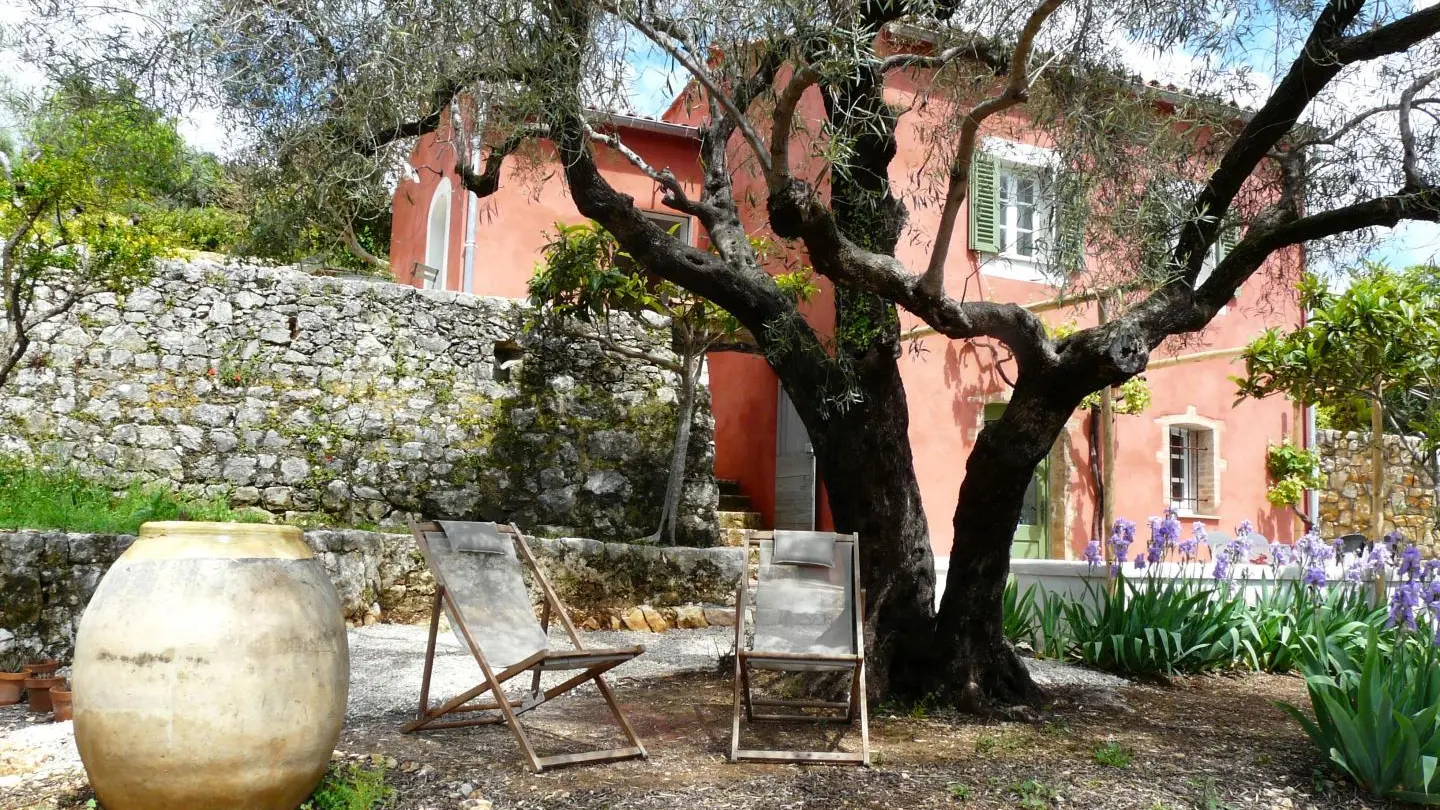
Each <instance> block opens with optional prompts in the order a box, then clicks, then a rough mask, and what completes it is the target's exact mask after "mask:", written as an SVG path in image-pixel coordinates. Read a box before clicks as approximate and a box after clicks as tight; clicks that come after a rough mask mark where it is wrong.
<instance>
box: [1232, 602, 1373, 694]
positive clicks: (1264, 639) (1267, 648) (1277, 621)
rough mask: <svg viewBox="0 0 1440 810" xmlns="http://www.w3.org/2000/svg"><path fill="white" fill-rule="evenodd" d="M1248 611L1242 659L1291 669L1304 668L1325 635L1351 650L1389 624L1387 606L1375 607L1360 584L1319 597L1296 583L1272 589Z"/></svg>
mask: <svg viewBox="0 0 1440 810" xmlns="http://www.w3.org/2000/svg"><path fill="white" fill-rule="evenodd" d="M1244 615H1245V622H1244V626H1243V628H1242V629H1241V631H1240V637H1241V640H1240V648H1241V649H1240V657H1241V661H1242V662H1243V663H1244V664H1245V666H1246V667H1248V668H1250V669H1253V670H1257V671H1262V672H1290V671H1292V670H1294V669H1296V668H1297V667H1298V666H1299V661H1300V658H1301V656H1302V655H1303V654H1304V652H1305V650H1306V648H1307V646H1308V645H1310V644H1313V643H1314V642H1315V641H1316V640H1317V639H1320V638H1323V639H1326V643H1328V644H1330V645H1339V646H1341V647H1344V648H1347V649H1361V648H1363V645H1364V643H1365V640H1366V638H1367V637H1368V633H1369V630H1370V629H1371V628H1379V627H1382V626H1383V625H1384V624H1385V618H1386V610H1385V609H1384V608H1377V607H1371V606H1370V603H1369V599H1368V596H1367V594H1366V593H1365V591H1364V590H1363V589H1360V588H1352V587H1347V586H1339V587H1333V588H1331V589H1329V590H1327V591H1325V592H1324V595H1323V596H1317V595H1316V594H1313V593H1311V592H1310V591H1309V590H1308V589H1306V588H1305V586H1303V585H1301V584H1300V583H1299V582H1290V583H1286V584H1285V585H1282V586H1277V587H1275V588H1273V589H1271V590H1268V591H1266V592H1265V593H1264V594H1263V595H1262V596H1261V598H1260V600H1259V601H1257V602H1256V603H1255V604H1254V605H1251V606H1248V607H1247V608H1246V609H1245V611H1244ZM1317 622H1318V624H1317ZM1317 627H1318V628H1319V630H1318V631H1317V629H1316V628H1317Z"/></svg>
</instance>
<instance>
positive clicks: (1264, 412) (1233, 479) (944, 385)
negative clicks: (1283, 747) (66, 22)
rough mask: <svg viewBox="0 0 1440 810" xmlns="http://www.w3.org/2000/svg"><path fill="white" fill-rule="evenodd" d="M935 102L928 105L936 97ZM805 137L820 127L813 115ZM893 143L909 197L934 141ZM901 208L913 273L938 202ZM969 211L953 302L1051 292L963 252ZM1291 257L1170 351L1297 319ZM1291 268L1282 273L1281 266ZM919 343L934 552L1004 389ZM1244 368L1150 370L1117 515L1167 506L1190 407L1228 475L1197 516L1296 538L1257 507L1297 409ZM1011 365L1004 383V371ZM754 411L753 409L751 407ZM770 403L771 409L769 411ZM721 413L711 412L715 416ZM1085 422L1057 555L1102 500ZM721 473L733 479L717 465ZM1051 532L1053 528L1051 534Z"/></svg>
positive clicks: (802, 169) (1055, 315)
mask: <svg viewBox="0 0 1440 810" xmlns="http://www.w3.org/2000/svg"><path fill="white" fill-rule="evenodd" d="M783 78H784V77H781V80H782V81H783ZM914 91H915V88H914V87H913V86H910V85H909V84H907V82H906V80H905V79H904V78H903V77H897V79H896V80H895V81H893V82H892V87H891V89H890V91H889V93H888V96H889V98H890V100H891V101H892V102H893V103H896V104H899V105H902V106H912V102H913V101H914V100H915V95H914ZM931 103H932V104H934V100H932V101H931ZM799 114H800V116H801V117H802V118H809V119H810V121H811V122H814V121H818V120H819V118H820V116H821V107H820V104H819V99H818V97H817V96H816V94H815V93H814V92H813V91H812V92H811V93H810V94H809V95H808V96H807V97H806V99H805V101H804V102H803V103H802V105H801V110H800V113H799ZM672 115H673V116H674V118H675V120H684V119H686V118H687V117H688V115H690V114H689V113H687V112H686V111H685V109H684V105H683V104H678V103H677V105H676V107H675V108H673V109H672ZM811 131H818V127H814V126H813V123H812V126H811ZM983 134H988V135H996V136H999V137H1005V138H1007V139H1011V140H1019V141H1028V142H1031V143H1034V142H1035V138H1034V137H1030V136H1027V133H1026V131H1025V128H1024V122H1023V121H1021V120H1018V119H1000V120H997V121H994V122H993V124H992V125H990V126H987V128H986V132H985V133H983ZM897 140H898V143H899V150H898V154H897V157H896V160H895V162H894V163H893V164H892V167H891V177H892V179H894V180H895V181H896V185H897V193H898V194H900V195H901V196H902V198H905V197H906V196H907V195H910V194H913V193H915V192H916V188H915V178H917V177H918V176H921V168H922V164H923V162H924V159H925V156H926V154H927V151H928V150H929V149H930V148H931V147H930V145H928V144H926V143H925V142H924V141H923V139H922V138H921V136H920V132H919V130H918V128H917V126H916V123H915V120H914V119H913V118H908V117H907V118H906V119H902V124H901V127H900V130H899V132H898V133H897ZM735 150H736V156H737V165H738V159H740V158H743V154H744V147H743V146H742V145H740V144H738V143H737V144H736V146H735ZM792 155H793V160H794V163H795V166H794V168H795V171H796V174H798V175H801V176H808V177H810V178H811V179H812V180H813V181H815V182H816V183H817V185H818V186H819V187H820V188H822V189H823V188H824V173H823V169H824V167H823V165H821V164H819V163H816V162H814V161H811V160H809V159H807V158H806V156H805V155H804V154H803V153H802V150H800V149H798V148H796V149H794V150H792ZM736 185H737V188H736V193H737V196H738V197H740V198H741V199H745V198H746V197H747V196H749V197H753V198H755V199H763V198H764V188H763V183H762V182H761V181H760V179H759V178H757V177H754V176H753V175H744V174H742V175H741V176H739V177H738V178H737V184H736ZM746 213H747V215H748V217H747V225H748V226H750V227H751V228H752V230H754V231H756V232H759V231H763V230H764V228H765V222H764V220H763V209H760V210H751V211H748V212H746ZM910 214H911V219H910V223H909V229H908V231H907V233H906V234H904V235H903V236H902V238H901V240H900V245H899V248H898V250H897V255H898V257H899V258H900V259H901V261H903V262H904V263H905V264H906V266H908V267H910V268H913V269H914V270H915V272H917V273H918V272H920V270H921V269H922V268H923V267H924V266H925V264H926V262H927V261H928V258H929V252H930V245H931V237H932V235H933V233H934V231H935V226H936V221H937V219H938V214H939V211H938V205H931V206H916V205H911V206H910ZM968 214H969V212H968V210H962V211H961V216H960V220H959V222H960V224H959V226H958V229H957V231H958V232H957V234H956V241H955V242H954V243H953V246H952V249H951V253H950V258H949V263H948V268H947V284H946V286H947V290H948V291H949V293H950V294H951V295H952V296H954V297H956V298H959V299H962V300H977V299H982V300H994V301H1015V302H1021V303H1027V302H1035V301H1042V300H1048V299H1050V298H1052V297H1054V290H1053V289H1051V288H1049V287H1048V286H1046V285H1044V284H1038V283H1029V282H1024V281H1017V280H1013V279H1009V278H1002V277H999V276H996V275H993V274H992V273H990V272H986V271H985V270H984V269H983V268H980V267H979V266H978V264H977V257H976V254H974V253H972V252H970V251H969V250H968V249H967V247H968V246H967V244H966V225H965V223H966V222H967V217H968ZM1295 258H1298V253H1297V254H1295V256H1294V257H1291V259H1292V261H1288V262H1285V263H1281V262H1272V263H1271V264H1270V265H1267V267H1266V268H1265V270H1264V271H1263V272H1262V274H1260V275H1257V276H1256V278H1255V279H1252V280H1251V281H1250V282H1248V283H1247V284H1246V286H1245V288H1243V289H1242V291H1241V294H1240V296H1239V298H1238V300H1237V302H1236V305H1234V306H1232V307H1231V308H1230V310H1229V311H1228V312H1227V313H1226V314H1224V315H1221V316H1219V317H1218V318H1217V319H1216V321H1215V322H1214V323H1213V324H1212V325H1211V327H1210V328H1209V329H1208V330H1207V331H1206V332H1205V333H1204V335H1203V336H1201V337H1200V338H1199V339H1197V340H1192V341H1191V343H1192V345H1190V346H1188V347H1186V348H1183V349H1176V350H1174V351H1173V352H1171V353H1172V354H1173V353H1179V354H1188V353H1193V352H1197V351H1208V350H1214V349H1221V348H1226V347H1236V346H1243V345H1245V344H1246V343H1247V342H1248V341H1249V339H1250V338H1251V337H1252V336H1253V335H1254V334H1256V333H1257V332H1258V331H1260V330H1261V329H1264V328H1266V327H1268V326H1275V325H1288V324H1293V323H1295V322H1297V321H1298V320H1299V313H1298V309H1297V307H1296V305H1295V303H1294V300H1293V295H1292V294H1290V293H1289V292H1287V290H1293V283H1290V284H1288V287H1287V281H1286V277H1287V276H1289V275H1291V274H1293V267H1294V261H1293V259H1295ZM1287 267H1289V268H1291V269H1289V270H1287V269H1286V268H1287ZM819 283H820V286H821V289H822V293H821V295H820V296H818V297H817V299H816V300H815V301H814V303H813V305H812V308H811V310H812V313H811V314H812V323H813V324H814V325H815V326H816V328H817V330H818V331H820V332H821V333H822V334H823V333H828V332H829V330H830V329H832V328H833V320H834V318H833V295H832V287H831V285H830V284H829V282H828V281H825V280H824V279H820V280H819ZM1044 317H1045V318H1046V319H1047V320H1048V321H1050V322H1052V323H1057V324H1058V323H1064V322H1066V321H1071V320H1073V321H1076V322H1077V323H1079V324H1081V325H1090V324H1093V323H1094V318H1095V313H1094V312H1093V310H1092V308H1089V307H1080V308H1076V309H1071V310H1065V311H1058V312H1051V313H1047V314H1046V315H1045V316H1044ZM902 321H903V327H904V328H909V327H910V326H914V325H919V321H918V319H916V318H914V317H913V316H909V315H905V314H903V313H902ZM919 348H920V350H919V351H918V352H909V351H907V352H906V353H905V355H904V356H903V357H902V358H901V360H900V364H901V371H902V375H903V378H904V380H905V386H906V395H907V397H908V400H909V404H910V437H911V444H912V447H913V450H914V454H915V465H916V473H917V476H918V478H919V480H920V488H921V493H922V497H923V500H924V504H925V511H926V518H927V521H928V523H929V526H930V533H931V540H932V546H933V548H934V550H935V552H936V553H937V554H940V555H948V554H949V552H950V546H951V544H952V541H953V537H954V532H953V525H952V523H953V517H954V511H955V505H956V500H957V498H958V493H959V487H960V483H961V481H962V480H963V478H964V475H965V463H966V460H967V459H968V456H969V448H970V446H971V445H972V444H973V442H974V440H975V436H976V435H977V434H978V432H979V430H980V428H981V426H982V421H983V410H984V405H985V404H986V403H987V402H995V401H1003V400H1004V399H1006V398H1008V395H1009V394H1008V389H1009V386H1008V384H1006V383H1005V382H1004V380H1003V379H1002V377H1001V376H1000V375H999V374H998V373H997V369H996V367H995V355H994V354H992V352H991V350H990V349H989V348H988V346H987V345H986V344H984V343H979V342H966V341H950V340H947V339H945V338H942V337H938V336H931V337H929V338H926V339H923V340H922V341H920V347H919ZM1002 354H1003V350H1002ZM1165 356H1167V350H1166V349H1165V348H1162V349H1161V350H1160V351H1157V352H1156V353H1155V356H1154V357H1155V359H1159V358H1162V357H1165ZM1240 370H1241V369H1240V365H1239V363H1238V362H1237V361H1233V360H1227V359H1217V360H1209V361H1206V362H1203V363H1195V364H1189V365H1183V366H1178V367H1172V368H1168V369H1162V370H1156V371H1152V372H1149V373H1147V375H1146V376H1147V379H1148V381H1149V384H1150V388H1151V391H1152V396H1153V401H1152V404H1151V406H1150V408H1149V409H1148V410H1147V411H1146V412H1145V413H1144V414H1141V415H1136V416H1120V417H1117V427H1116V443H1117V457H1116V462H1117V476H1116V478H1117V490H1118V492H1117V493H1116V514H1117V515H1119V516H1125V517H1130V518H1132V519H1134V520H1136V521H1139V522H1141V523H1143V522H1144V521H1145V519H1146V518H1148V517H1149V516H1150V515H1154V514H1159V513H1160V512H1161V511H1162V510H1163V508H1164V506H1165V503H1166V495H1167V490H1166V480H1167V474H1166V469H1167V467H1166V466H1165V463H1164V462H1162V459H1164V458H1165V457H1166V453H1167V449H1168V448H1167V442H1168V436H1167V431H1166V429H1165V427H1164V426H1163V425H1162V424H1161V423H1159V422H1157V421H1156V420H1157V419H1161V418H1163V417H1166V416H1172V415H1179V414H1185V413H1187V412H1188V411H1189V410H1190V409H1192V408H1193V411H1194V413H1195V415H1196V416H1198V417H1200V418H1201V419H1205V420H1212V421H1215V422H1218V423H1221V424H1220V425H1219V428H1220V429H1219V445H1220V446H1219V458H1220V459H1222V460H1223V464H1224V469H1223V471H1222V473H1221V475H1220V479H1219V481H1220V483H1219V488H1218V508H1217V510H1216V511H1218V512H1219V514H1218V515H1217V516H1215V518H1214V519H1208V518H1207V519H1205V520H1204V521H1203V522H1205V523H1206V525H1207V526H1209V527H1210V528H1211V529H1217V528H1218V529H1223V530H1226V531H1229V530H1231V529H1232V528H1233V526H1234V525H1235V524H1237V523H1239V522H1240V521H1241V520H1247V519H1248V520H1252V521H1254V522H1255V524H1256V526H1257V528H1258V529H1259V530H1260V531H1261V532H1262V533H1263V534H1265V535H1266V536H1267V537H1270V538H1272V539H1280V540H1291V539H1293V538H1294V536H1295V534H1296V532H1295V526H1294V521H1293V520H1292V519H1291V518H1290V516H1289V514H1288V511H1287V510H1280V509H1274V508H1272V507H1271V506H1270V505H1269V504H1268V503H1267V502H1266V501H1265V497H1264V494H1265V489H1266V486H1267V482H1266V474H1265V469H1264V464H1265V449H1266V446H1267V444H1268V443H1271V442H1276V441H1280V440H1282V439H1284V438H1287V437H1288V438H1302V437H1301V436H1300V435H1299V434H1300V433H1301V432H1303V426H1297V417H1298V416H1299V414H1298V413H1297V412H1296V410H1295V409H1294V408H1293V406H1292V405H1290V404H1289V403H1287V402H1286V401H1284V400H1283V399H1273V400H1266V401H1263V402H1254V401H1249V402H1244V403H1241V404H1239V405H1238V406H1237V405H1235V404H1234V400H1235V395H1234V390H1235V389H1234V385H1233V383H1231V382H1230V381H1229V379H1228V378H1229V376H1230V375H1233V374H1236V373H1239V371H1240ZM1011 372H1012V373H1011V377H1012V379H1013V368H1012V369H1011ZM755 375H756V376H755V379H757V380H758V379H760V378H762V377H763V379H764V380H765V383H766V385H767V386H773V378H772V377H770V376H768V370H767V369H761V370H759V371H757V372H755ZM753 396H755V397H768V396H770V394H769V389H768V388H767V389H766V391H765V393H763V394H761V393H759V392H756V393H754V394H753ZM717 403H718V401H717ZM752 405H754V407H756V408H759V407H760V403H752ZM770 407H771V413H773V405H771V406H770ZM719 413H720V409H719V407H717V418H719V417H718V414H719ZM1088 419H1089V415H1088V414H1087V413H1084V412H1080V413H1077V414H1076V415H1075V416H1074V417H1072V419H1071V423H1070V426H1069V428H1068V430H1067V437H1066V441H1067V442H1068V446H1067V447H1066V450H1067V451H1068V452H1064V453H1063V456H1064V458H1065V460H1066V462H1067V464H1066V467H1067V469H1066V470H1065V471H1064V472H1062V473H1057V477H1064V478H1066V479H1067V481H1066V485H1065V487H1064V488H1063V490H1060V489H1056V488H1053V487H1052V493H1051V496H1052V497H1051V503H1052V509H1055V510H1060V516H1059V517H1058V518H1057V519H1056V523H1057V524H1059V525H1058V526H1057V527H1056V528H1057V530H1058V531H1054V532H1052V538H1051V549H1052V552H1053V553H1054V554H1056V555H1057V556H1078V555H1079V554H1080V552H1081V551H1082V550H1083V548H1084V545H1085V543H1086V542H1087V541H1088V540H1089V538H1090V536H1091V534H1092V529H1091V526H1092V522H1093V521H1094V519H1095V512H1096V509H1097V500H1098V499H1097V495H1096V485H1095V482H1094V480H1093V476H1091V474H1090V469H1089V454H1090V439H1089V423H1088ZM762 429H764V430H766V431H767V435H766V436H764V437H763V440H762V439H760V438H758V437H755V436H753V435H747V436H746V437H745V441H747V442H749V443H750V444H749V445H748V447H749V448H750V449H748V450H747V451H746V452H750V453H762V451H763V453H762V456H763V458H764V459H765V462H764V464H763V465H762V464H756V463H753V462H751V463H750V466H749V467H748V468H747V472H746V477H744V479H743V480H745V481H746V482H747V483H746V491H747V493H748V494H750V495H751V497H752V499H756V500H757V501H758V498H756V496H757V494H760V493H769V494H766V495H765V497H766V498H773V489H774V479H773V459H772V458H771V457H770V455H771V454H772V453H773V449H771V448H773V447H774V435H773V431H774V427H773V422H771V423H767V424H766V425H765V426H764V428H762ZM725 435H727V432H726V431H721V430H717V437H722V436H725ZM717 452H718V453H719V454H720V455H729V457H730V459H731V460H732V461H731V463H739V462H738V457H739V454H738V453H733V454H730V453H727V451H726V450H724V449H719V450H717ZM1157 454H1159V455H1160V457H1159V458H1157ZM724 477H731V478H734V477H741V476H739V475H738V474H736V473H726V474H725V476H724ZM1053 480H1054V479H1052V481H1053ZM750 481H755V484H754V485H750V484H749V482H750ZM822 506H823V500H822ZM768 516H769V513H767V517H768ZM828 517H829V516H828V514H822V518H821V520H822V521H824V522H827V523H828ZM1191 522H1193V519H1190V518H1187V519H1186V520H1185V524H1186V530H1187V531H1188V530H1189V524H1190V523H1191ZM1060 526H1063V529H1060V528H1059V527H1060ZM1056 534H1058V535H1059V536H1053V535H1056Z"/></svg>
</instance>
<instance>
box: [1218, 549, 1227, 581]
mask: <svg viewBox="0 0 1440 810" xmlns="http://www.w3.org/2000/svg"><path fill="white" fill-rule="evenodd" d="M1215 578H1216V579H1221V580H1224V579H1229V578H1230V558H1229V557H1228V556H1226V555H1224V554H1217V555H1216V556H1215Z"/></svg>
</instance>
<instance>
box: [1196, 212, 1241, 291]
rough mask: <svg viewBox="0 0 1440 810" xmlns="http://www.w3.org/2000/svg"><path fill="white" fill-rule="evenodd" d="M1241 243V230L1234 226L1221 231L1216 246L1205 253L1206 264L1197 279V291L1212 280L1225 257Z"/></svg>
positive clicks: (1212, 246)
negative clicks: (1212, 274)
mask: <svg viewBox="0 0 1440 810" xmlns="http://www.w3.org/2000/svg"><path fill="white" fill-rule="evenodd" d="M1239 243H1240V229H1239V228H1238V227H1236V226H1233V225H1232V226H1230V227H1228V228H1225V229H1223V230H1221V231H1220V236H1219V238H1217V239H1216V240H1215V244H1213V245H1211V246H1210V249H1209V250H1207V251H1205V262H1204V263H1203V264H1201V265H1200V274H1199V275H1197V276H1196V277H1195V287H1196V288H1197V289H1198V288H1199V287H1200V285H1201V284H1204V283H1205V282H1206V281H1207V280H1208V279H1209V278H1210V274H1211V273H1213V272H1215V268H1216V267H1219V266H1220V262H1223V261H1225V257H1226V256H1228V255H1229V254H1230V251H1231V250H1232V249H1233V248H1234V247H1235V246H1236V245H1237V244H1239Z"/></svg>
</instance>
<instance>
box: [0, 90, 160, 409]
mask: <svg viewBox="0 0 1440 810" xmlns="http://www.w3.org/2000/svg"><path fill="white" fill-rule="evenodd" d="M8 108H9V111H10V112H11V113H12V114H13V115H14V116H15V117H16V118H17V119H18V120H19V121H20V122H21V129H22V133H23V134H22V136H21V138H20V139H18V141H17V142H16V143H15V144H14V145H13V146H12V147H11V148H10V149H9V150H0V298H3V306H0V327H3V332H0V386H4V384H5V383H6V381H7V380H9V378H10V376H11V375H12V374H13V373H14V371H15V369H16V368H17V367H18V366H19V364H20V362H21V361H22V360H24V359H25V356H26V353H27V352H28V351H29V349H30V345H31V341H32V340H33V337H34V334H35V330H36V329H38V328H40V327H42V326H43V325H44V324H47V323H51V322H53V321H55V320H56V319H58V318H60V317H62V316H64V315H65V314H66V313H68V312H70V311H71V310H72V309H74V307H75V305H76V304H77V303H79V302H80V301H82V300H84V299H85V298H87V297H90V296H93V295H96V294H99V293H103V292H125V291H127V290H129V289H131V288H133V287H134V286H135V285H136V284H138V283H140V282H142V281H143V280H144V279H145V278H146V277H147V276H148V274H149V271H150V269H151V266H152V265H153V263H154V261H155V259H157V258H158V257H159V256H160V255H161V253H162V251H163V249H164V243H163V241H162V239H161V238H160V237H159V236H158V235H157V234H156V233H155V231H154V230H153V229H152V228H151V227H149V226H150V224H151V223H149V222H147V221H145V220H144V219H141V218H138V217H136V216H135V215H134V214H133V211H132V206H133V205H134V204H135V203H136V202H143V201H146V200H149V199H152V198H153V197H155V196H156V195H157V194H159V193H161V192H162V191H163V190H165V189H168V188H171V187H173V186H174V184H175V182H176V179H177V178H179V177H180V176H181V175H182V174H183V173H184V169H185V160H186V155H185V153H184V149H183V143H182V142H181V140H180V136H179V135H178V134H177V133H176V131H175V128H174V126H173V125H172V124H171V123H170V122H169V121H167V120H165V119H164V118H163V117H162V116H161V115H160V114H159V113H158V112H157V111H156V110H154V109H152V108H150V107H147V106H146V105H144V104H143V103H141V102H140V101H139V100H138V99H137V98H136V97H135V95H134V94H133V92H131V91H130V90H129V89H119V90H111V89H105V88H99V87H94V86H91V85H89V84H87V83H85V82H81V81H73V82H70V83H67V84H66V85H64V86H62V87H60V88H57V89H56V90H54V91H53V92H51V93H49V94H47V95H45V96H44V97H43V98H41V99H39V100H38V101H36V102H34V103H26V100H25V99H23V98H20V97H16V98H12V99H11V102H10V104H9V107H8Z"/></svg>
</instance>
